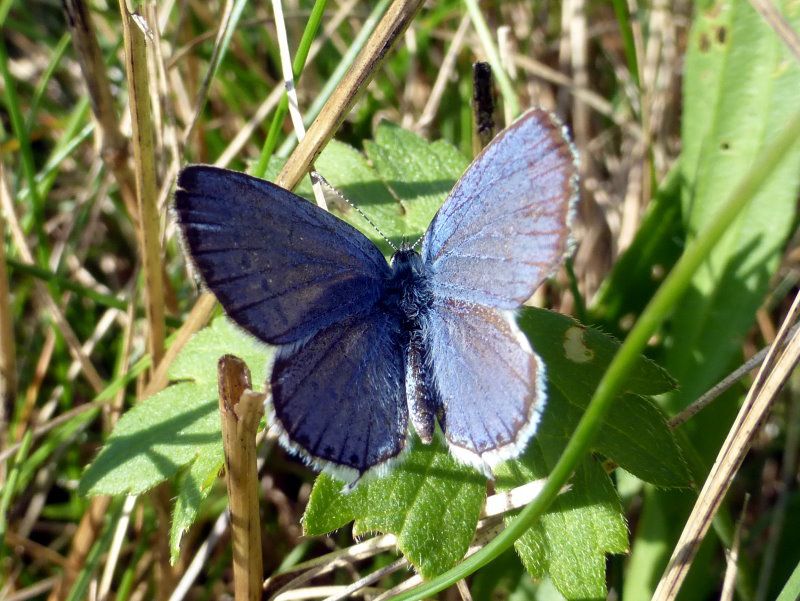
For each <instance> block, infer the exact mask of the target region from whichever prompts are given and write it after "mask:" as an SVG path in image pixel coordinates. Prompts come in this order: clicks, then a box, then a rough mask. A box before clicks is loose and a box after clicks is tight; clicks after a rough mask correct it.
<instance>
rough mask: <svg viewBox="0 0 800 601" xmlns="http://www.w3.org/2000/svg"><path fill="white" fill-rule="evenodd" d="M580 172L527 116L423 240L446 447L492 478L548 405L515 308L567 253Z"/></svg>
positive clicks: (551, 130) (541, 119) (555, 137)
mask: <svg viewBox="0 0 800 601" xmlns="http://www.w3.org/2000/svg"><path fill="white" fill-rule="evenodd" d="M576 179H577V168H576V164H575V157H574V154H573V149H572V146H571V144H570V142H569V140H568V139H567V138H566V137H565V135H564V133H563V128H562V126H561V125H560V123H558V121H556V120H555V119H554V118H552V117H551V116H550V115H549V114H548V113H546V112H544V111H540V110H533V111H530V112H528V113H527V114H526V115H524V116H523V117H522V118H520V119H519V120H518V121H517V122H516V123H514V124H513V125H512V126H511V127H509V128H508V129H507V130H505V131H504V132H502V133H501V134H500V135H498V137H497V138H495V140H494V141H493V142H492V143H491V144H490V145H489V146H487V147H486V148H485V149H484V151H483V152H482V153H481V154H480V155H479V156H478V157H477V158H476V159H475V161H474V162H473V163H472V165H470V167H469V168H468V169H467V171H466V173H465V174H464V175H463V176H462V178H461V179H460V180H459V182H458V183H457V184H456V186H455V188H454V189H453V191H452V192H451V194H450V196H448V198H447V200H445V202H444V204H443V205H442V208H441V209H440V210H439V212H438V213H437V215H436V217H435V218H434V220H433V223H432V224H431V226H430V227H429V228H428V231H427V232H426V234H425V237H424V238H423V247H422V257H423V260H424V261H425V265H426V268H427V270H428V276H429V281H430V289H431V293H432V296H433V299H434V300H433V303H432V307H431V308H430V310H429V312H428V315H427V327H426V328H425V331H426V333H427V348H428V356H429V362H430V364H431V366H432V369H431V372H432V378H431V379H432V385H433V387H434V388H435V390H436V398H437V402H438V409H439V411H440V414H441V417H440V423H441V425H442V430H443V432H444V435H445V438H446V439H447V442H448V445H449V446H450V449H451V450H452V452H453V454H454V455H455V456H456V457H458V458H460V459H462V460H463V461H465V462H466V463H470V464H472V465H475V466H476V467H478V468H479V469H482V470H483V471H484V472H486V473H487V474H488V473H489V471H490V470H491V468H492V467H494V466H495V465H496V464H497V463H498V462H500V461H502V460H504V459H509V458H512V457H516V456H517V455H518V454H519V453H521V452H522V450H523V449H524V448H525V445H526V443H527V441H528V439H529V438H530V437H531V436H532V435H533V433H534V432H535V430H536V425H537V423H538V421H539V416H540V415H541V412H542V410H543V408H544V404H545V400H546V391H545V375H544V365H543V363H542V362H541V360H540V359H539V357H538V356H537V355H536V353H535V352H534V351H533V349H532V348H531V346H530V344H529V343H528V340H527V339H526V338H525V336H524V334H523V333H522V332H521V331H520V329H519V327H518V326H517V324H516V321H515V318H514V312H515V311H516V309H518V308H519V307H520V305H522V303H523V302H524V301H525V300H527V299H528V298H529V297H530V296H531V295H532V293H533V292H534V290H535V289H536V288H537V287H538V286H539V285H540V284H541V282H542V280H543V279H544V278H546V277H548V276H549V275H550V274H552V273H553V272H554V271H555V270H556V268H557V267H558V265H559V264H560V262H561V260H562V259H563V257H564V256H565V254H566V253H567V250H568V248H569V243H570V221H571V218H572V213H573V211H574V203H575V201H576V200H577V190H576V185H577V181H576Z"/></svg>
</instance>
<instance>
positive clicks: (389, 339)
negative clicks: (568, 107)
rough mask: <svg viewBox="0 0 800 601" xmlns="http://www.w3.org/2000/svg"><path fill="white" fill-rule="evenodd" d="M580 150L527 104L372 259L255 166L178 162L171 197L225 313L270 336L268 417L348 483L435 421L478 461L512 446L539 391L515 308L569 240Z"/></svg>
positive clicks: (522, 434)
mask: <svg viewBox="0 0 800 601" xmlns="http://www.w3.org/2000/svg"><path fill="white" fill-rule="evenodd" d="M576 164H577V159H576V153H575V150H574V146H573V145H572V143H571V142H570V141H569V138H568V135H567V133H566V128H565V127H564V126H563V125H562V124H561V123H560V121H558V120H557V119H556V118H555V117H554V116H552V115H551V114H550V113H548V112H546V111H544V110H540V109H532V110H530V111H528V112H527V113H525V114H524V115H523V116H522V117H520V118H519V119H518V120H517V121H516V122H514V123H513V124H512V125H511V126H510V127H508V128H507V129H506V130H504V131H503V132H501V133H500V134H499V135H498V136H497V137H496V138H495V139H494V140H493V141H492V142H491V143H490V144H489V145H488V146H487V147H486V148H485V149H484V150H483V151H482V152H481V153H480V154H479V155H478V156H477V157H476V158H475V160H474V161H473V162H472V164H471V165H470V166H469V167H468V168H467V170H466V172H465V173H464V174H463V175H462V177H461V179H460V180H459V181H458V182H457V183H456V185H455V187H454V188H453V190H452V191H451V192H450V194H449V195H448V197H447V199H446V200H445V201H444V204H443V205H442V206H441V208H440V209H439V211H438V212H437V213H436V215H435V217H434V218H433V221H432V222H431V224H430V226H429V227H428V229H427V231H426V232H425V234H424V235H423V237H422V238H421V247H420V249H419V252H418V251H417V250H416V249H415V247H416V245H414V246H408V245H404V246H402V247H400V248H399V249H397V250H396V252H395V253H394V255H393V257H392V259H391V262H387V261H386V259H385V258H384V256H383V254H382V253H381V251H380V250H379V249H378V247H377V246H376V245H375V244H374V243H373V242H371V241H370V240H369V239H368V238H367V237H366V236H365V235H364V234H362V233H361V232H359V231H358V230H357V229H355V228H354V227H352V226H351V225H349V224H347V223H345V222H344V221H342V220H340V219H338V218H337V217H335V216H334V215H332V214H330V213H328V212H326V211H324V210H322V209H320V208H319V207H317V206H316V205H314V204H312V203H310V202H308V201H306V200H304V199H302V198H300V197H298V196H296V195H295V194H293V193H292V192H289V191H288V190H285V189H283V188H281V187H279V186H276V185H274V184H272V183H270V182H267V181H264V180H261V179H257V178H254V177H251V176H248V175H245V174H243V173H237V172H234V171H229V170H225V169H219V168H215V167H210V166H203V165H190V166H187V167H186V168H184V169H183V170H182V171H181V173H180V174H179V176H178V185H177V190H176V193H175V212H176V214H177V220H178V223H179V225H180V228H181V231H182V234H183V239H184V245H185V248H186V250H187V252H188V254H189V256H190V257H191V260H192V262H193V264H194V266H195V267H196V270H197V271H198V272H199V274H200V275H201V276H202V279H203V280H204V282H205V284H206V286H207V287H208V288H209V289H210V290H211V291H212V292H213V293H214V294H215V295H216V297H217V299H219V302H220V303H221V304H222V306H223V308H224V309H225V312H226V313H227V314H228V316H229V317H230V318H231V319H232V320H233V321H234V322H236V323H237V324H238V325H239V326H241V327H242V328H243V329H244V330H246V331H247V332H249V333H250V334H252V335H253V336H255V337H256V338H257V339H259V340H260V341H262V342H265V343H267V344H270V345H275V346H276V347H277V352H276V354H275V357H274V360H273V364H272V373H271V375H270V377H269V382H268V384H269V390H270V391H271V396H270V398H269V400H268V401H267V403H268V410H269V413H268V423H270V424H271V426H272V427H275V428H277V430H278V432H279V434H280V440H281V442H282V444H283V445H284V446H285V447H286V448H288V449H289V450H290V451H292V452H295V453H296V454H298V455H300V456H301V457H302V458H304V459H305V460H306V461H307V462H308V463H309V464H311V465H312V466H313V467H315V468H317V469H322V470H325V471H328V472H331V473H333V474H334V475H335V476H337V477H339V478H341V479H343V480H345V481H347V482H351V483H353V482H356V481H358V480H359V478H361V477H362V476H363V475H364V474H366V473H368V472H369V473H374V472H381V471H385V470H386V469H387V468H388V466H390V465H391V464H392V463H393V462H394V461H395V460H396V459H397V458H398V457H399V456H400V455H401V453H402V452H403V450H404V449H405V448H406V446H407V444H408V431H409V426H413V428H414V430H415V431H416V433H417V435H418V436H419V438H420V439H421V440H422V442H424V443H430V442H431V441H432V440H433V438H434V436H436V435H437V434H436V432H437V430H436V424H437V423H438V425H439V426H440V429H441V433H442V434H443V436H444V439H445V441H446V443H447V446H448V448H449V450H450V452H451V453H452V455H453V456H454V457H455V458H456V459H457V460H459V461H461V462H463V463H466V464H468V465H471V466H474V467H475V468H477V469H478V470H480V471H481V472H483V473H484V474H485V475H487V477H491V472H492V469H493V468H494V467H495V466H496V465H497V464H498V463H500V462H502V461H504V460H506V459H511V458H514V457H517V456H519V455H520V453H522V451H523V450H524V448H525V446H526V444H527V442H528V440H529V439H530V438H531V436H532V435H533V434H534V433H535V431H536V427H537V425H538V423H539V418H540V416H541V414H542V410H543V408H544V405H545V402H546V389H545V380H546V378H545V366H544V364H543V363H542V361H541V359H540V358H539V357H538V355H537V354H536V353H535V352H534V351H533V349H532V348H531V346H530V344H529V342H528V340H527V338H526V337H525V335H524V334H523V333H522V332H521V330H520V329H519V327H518V326H517V323H516V321H515V312H516V311H517V310H518V309H519V308H520V306H521V305H522V303H523V302H524V301H525V300H527V299H528V298H530V296H531V295H532V294H533V292H534V291H535V290H536V288H538V287H539V285H540V284H541V283H542V282H543V281H544V280H545V279H546V278H547V277H549V276H551V275H552V274H553V273H554V272H555V270H556V269H557V268H558V267H559V265H560V263H561V261H562V260H563V258H564V257H565V255H566V254H567V253H568V251H569V249H570V244H571V242H570V241H571V222H572V217H573V213H574V209H575V203H576V201H577V167H576Z"/></svg>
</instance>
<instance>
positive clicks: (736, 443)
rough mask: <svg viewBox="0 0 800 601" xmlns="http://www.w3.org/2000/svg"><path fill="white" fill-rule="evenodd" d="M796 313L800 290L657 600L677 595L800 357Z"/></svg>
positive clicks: (798, 312) (689, 522) (687, 527)
mask: <svg viewBox="0 0 800 601" xmlns="http://www.w3.org/2000/svg"><path fill="white" fill-rule="evenodd" d="M798 315H800V294H798V296H797V297H795V300H794V303H793V304H792V308H791V309H790V310H789V314H788V315H787V317H786V319H785V320H784V322H783V325H782V326H781V329H780V331H779V333H778V337H777V338H776V340H775V342H774V343H773V345H772V348H771V350H770V353H769V354H768V355H767V358H766V360H765V362H764V364H763V365H762V367H761V370H759V373H758V375H757V376H756V380H755V381H754V382H753V385H752V386H751V387H750V391H749V392H748V394H747V397H746V398H745V401H744V404H743V405H742V407H741V409H740V410H739V414H738V415H737V416H736V421H735V422H734V424H733V426H732V427H731V430H730V432H729V433H728V437H727V438H726V439H725V442H724V443H723V445H722V448H721V449H720V451H719V454H718V455H717V460H716V461H715V463H714V465H713V466H712V468H711V472H710V473H709V475H708V478H707V479H706V481H705V484H704V485H703V489H702V491H701V492H700V495H699V497H698V499H697V502H696V503H695V506H694V509H693V510H692V514H691V515H690V516H689V519H688V520H687V522H686V525H685V526H684V529H683V532H682V533H681V537H680V539H679V540H678V543H677V544H676V545H675V549H674V551H673V553H672V557H671V558H670V561H669V565H668V566H667V568H666V570H665V571H664V575H663V576H662V578H661V581H660V582H659V584H658V588H657V589H656V592H655V595H654V596H653V599H654V600H657V601H666V600H668V599H674V598H675V597H676V596H677V594H678V591H679V590H680V587H681V584H682V583H683V580H684V578H685V577H686V574H687V572H688V571H689V567H690V566H691V564H692V561H693V560H694V557H695V555H696V553H697V549H698V548H699V546H700V543H701V542H702V540H703V537H704V536H705V533H706V532H707V531H708V528H709V526H710V525H711V521H712V519H713V517H714V515H715V513H716V512H717V510H718V509H719V507H720V505H721V504H722V501H723V499H724V498H725V494H726V493H727V491H728V488H729V487H730V485H731V482H732V481H733V477H734V475H735V474H736V472H737V471H738V469H739V467H740V466H741V464H742V461H744V457H745V455H746V454H747V451H748V450H749V449H750V444H751V443H752V441H753V438H754V436H755V435H756V434H757V433H758V430H759V428H760V426H761V424H762V423H763V420H764V418H765V417H766V415H767V412H768V411H769V409H770V407H771V406H772V402H773V401H774V400H775V398H776V397H777V395H778V393H779V392H780V390H781V388H782V387H783V384H784V383H785V382H786V379H787V378H788V377H789V375H790V374H791V373H792V371H793V370H794V368H795V366H796V365H797V363H798V360H800V335H799V334H798V332H795V333H794V335H792V334H791V325H792V324H793V323H794V322H795V321H796V320H797V317H798ZM790 336H791V339H790V340H789V343H788V344H787V345H786V349H785V350H783V351H782V352H781V351H780V349H781V347H782V346H783V344H784V341H785V340H786V339H787V338H789V337H790Z"/></svg>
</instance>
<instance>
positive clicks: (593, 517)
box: [498, 427, 628, 599]
mask: <svg viewBox="0 0 800 601" xmlns="http://www.w3.org/2000/svg"><path fill="white" fill-rule="evenodd" d="M542 430H543V431H542V433H541V434H540V435H539V436H537V437H536V438H535V439H534V440H533V441H532V442H531V444H530V445H529V447H528V450H527V451H526V453H525V456H524V457H523V458H522V459H520V460H518V461H510V462H508V463H507V464H505V466H503V467H502V468H501V470H500V471H499V473H498V476H499V477H501V478H498V485H499V488H501V489H502V490H506V489H508V488H511V487H513V486H519V485H522V484H525V483H526V482H530V481H532V480H536V479H539V478H545V477H547V475H548V474H549V473H550V470H551V469H552V467H553V465H554V464H555V462H556V460H557V459H558V457H559V455H560V454H561V451H562V447H563V443H564V441H563V439H562V438H561V437H560V436H555V437H551V436H549V434H548V433H547V432H545V431H544V427H543V428H542ZM501 482H502V484H500V483H501ZM509 519H511V518H507V521H508V520H509ZM514 547H515V549H516V550H517V553H518V554H519V557H520V559H521V560H522V563H523V564H524V566H525V568H526V569H527V570H528V572H529V573H530V575H531V576H532V577H533V578H534V579H536V580H541V579H542V578H543V577H544V576H545V574H549V575H550V578H551V579H552V581H553V584H554V585H555V587H556V588H557V589H558V591H559V592H560V593H561V594H562V595H564V597H566V598H567V599H605V598H606V594H607V591H606V558H605V554H606V553H625V552H626V551H627V550H628V529H627V526H626V524H625V518H624V517H623V515H622V507H621V506H620V502H619V498H618V497H617V494H616V491H615V490H614V487H613V485H612V484H611V480H610V479H609V477H608V475H607V474H606V473H605V472H604V471H603V469H602V467H601V466H600V465H599V464H598V463H597V462H596V461H595V460H593V459H591V458H590V459H587V460H586V461H584V462H583V464H582V465H581V466H580V467H579V468H578V469H577V470H576V472H575V475H574V476H573V479H572V482H571V484H570V489H569V490H568V491H567V492H564V493H562V494H561V495H559V497H558V498H557V499H556V501H555V502H554V503H553V504H552V505H551V506H550V509H549V510H548V511H547V512H546V513H545V514H544V515H543V516H542V518H541V520H539V522H538V523H537V524H535V525H534V526H533V527H532V528H530V529H529V530H528V531H527V532H526V533H525V534H523V535H522V537H521V538H519V539H518V540H517V542H516V543H515V544H514Z"/></svg>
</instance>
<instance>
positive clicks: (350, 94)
mask: <svg viewBox="0 0 800 601" xmlns="http://www.w3.org/2000/svg"><path fill="white" fill-rule="evenodd" d="M422 4H423V0H395V2H393V3H392V5H391V6H390V7H389V10H388V11H387V12H386V15H384V17H383V19H381V21H380V22H379V23H378V25H377V27H376V28H375V30H374V31H373V32H372V35H371V36H370V37H369V40H367V43H366V45H365V46H364V48H363V50H362V51H361V52H360V53H359V54H358V56H357V57H356V60H355V62H354V63H353V65H352V67H351V68H350V69H349V70H348V71H347V73H346V74H345V76H344V77H343V78H342V80H341V81H340V82H339V85H338V86H337V87H336V89H335V90H334V92H333V94H331V96H330V98H328V101H327V102H326V103H325V106H324V107H323V108H322V110H321V111H320V114H319V116H318V117H317V118H316V119H315V120H314V122H313V123H312V124H311V127H309V128H308V131H307V132H306V137H305V138H303V140H302V141H301V142H298V144H297V147H296V148H295V150H294V152H293V153H292V155H291V157H290V158H289V160H288V161H286V165H284V167H283V169H282V170H281V172H280V173H279V174H278V177H276V178H275V183H276V184H278V185H279V186H281V187H283V188H286V189H288V190H291V189H292V188H294V187H295V186H296V185H297V184H298V182H299V181H300V179H301V178H302V177H303V175H304V174H305V173H307V172H308V166H309V165H310V164H311V163H313V162H314V159H316V158H317V155H319V153H320V152H322V149H323V148H324V147H325V144H327V143H328V140H330V138H331V137H332V136H333V134H334V133H335V131H336V129H337V128H338V127H339V124H340V123H341V122H342V121H343V120H344V118H345V117H346V116H347V113H348V112H349V111H350V109H351V108H352V106H353V104H355V102H356V100H357V99H358V97H359V96H360V95H361V94H362V93H363V92H364V90H365V89H366V86H367V84H368V83H369V81H370V80H371V79H372V77H373V75H374V74H375V72H376V71H377V70H378V69H379V68H380V66H381V64H383V61H384V59H385V58H386V55H387V54H388V52H389V49H390V48H391V47H392V45H393V44H394V43H395V41H397V39H398V38H399V37H400V36H401V35H402V33H403V31H405V29H406V27H408V25H409V24H410V23H411V20H412V19H413V18H414V15H416V13H417V11H418V10H419V9H420V8H422Z"/></svg>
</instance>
